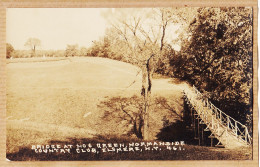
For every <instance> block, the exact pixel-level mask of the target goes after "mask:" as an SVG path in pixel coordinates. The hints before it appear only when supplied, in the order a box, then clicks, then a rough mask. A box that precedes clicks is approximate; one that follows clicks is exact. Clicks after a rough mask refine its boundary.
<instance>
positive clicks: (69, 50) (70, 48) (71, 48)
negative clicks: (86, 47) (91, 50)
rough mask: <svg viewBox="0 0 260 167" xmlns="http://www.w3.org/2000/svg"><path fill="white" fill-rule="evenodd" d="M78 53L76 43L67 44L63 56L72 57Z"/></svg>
mask: <svg viewBox="0 0 260 167" xmlns="http://www.w3.org/2000/svg"><path fill="white" fill-rule="evenodd" d="M78 54H79V49H78V45H67V47H66V51H65V57H74V56H78Z"/></svg>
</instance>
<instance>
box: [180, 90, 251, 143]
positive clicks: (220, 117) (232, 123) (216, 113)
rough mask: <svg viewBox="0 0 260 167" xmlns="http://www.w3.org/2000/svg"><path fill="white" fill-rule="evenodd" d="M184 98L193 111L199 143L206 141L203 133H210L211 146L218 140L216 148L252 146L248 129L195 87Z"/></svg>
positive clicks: (193, 122) (186, 91) (193, 120)
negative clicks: (213, 141) (214, 139)
mask: <svg viewBox="0 0 260 167" xmlns="http://www.w3.org/2000/svg"><path fill="white" fill-rule="evenodd" d="M184 97H185V101H186V104H188V106H189V108H190V111H191V113H190V116H192V127H193V129H194V131H195V134H196V135H195V137H196V138H197V139H199V143H200V141H201V140H202V141H203V140H204V135H203V133H205V132H203V131H209V132H210V135H209V136H208V137H209V138H211V146H212V140H213V138H216V139H217V140H218V143H217V145H216V146H223V147H225V148H237V147H248V146H250V145H251V144H252V137H251V136H250V134H249V133H248V129H247V127H246V126H245V125H243V124H242V123H240V122H238V121H236V120H235V119H233V118H232V117H230V116H229V115H227V114H225V113H224V112H223V111H221V110H220V109H219V108H217V107H216V106H214V105H213V104H212V103H211V102H210V101H209V100H208V99H207V98H205V97H203V95H202V94H201V93H200V92H199V91H198V90H197V89H196V88H195V87H194V86H193V87H192V89H186V90H184Z"/></svg>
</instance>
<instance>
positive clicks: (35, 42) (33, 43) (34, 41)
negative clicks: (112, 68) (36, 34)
mask: <svg viewBox="0 0 260 167" xmlns="http://www.w3.org/2000/svg"><path fill="white" fill-rule="evenodd" d="M24 46H27V47H29V48H30V49H31V50H32V56H36V48H38V47H40V46H41V40H39V39H38V38H29V39H28V40H27V41H26V42H25V44H24Z"/></svg>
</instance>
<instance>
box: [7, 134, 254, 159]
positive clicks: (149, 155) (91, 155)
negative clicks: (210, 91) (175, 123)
mask: <svg viewBox="0 0 260 167" xmlns="http://www.w3.org/2000/svg"><path fill="white" fill-rule="evenodd" d="M175 139H177V138H175ZM166 140H168V138H167V139H166ZM141 142H142V141H141V140H138V139H129V138H127V137H120V138H119V137H116V136H95V137H94V138H82V139H68V140H67V141H55V140H53V141H50V142H49V143H48V144H49V145H55V147H57V145H60V146H61V148H64V146H65V145H73V146H72V149H71V151H70V153H68V152H66V153H62V152H48V153H44V152H41V153H36V152H35V150H33V149H31V148H29V147H24V148H21V149H20V150H19V151H18V152H16V153H11V154H7V158H8V159H9V160H11V161H59V160H62V161H78V160H87V161H96V160H229V159H232V160H234V159H250V158H249V157H248V156H245V155H243V156H241V155H240V154H238V155H236V154H234V151H233V153H232V152H231V151H228V152H227V151H225V150H222V151H221V150H217V151H216V150H215V149H212V148H209V147H203V146H194V145H184V146H183V147H182V149H181V150H179V147H176V148H177V149H176V150H173V149H172V150H169V149H166V148H164V149H162V150H160V149H158V150H152V149H151V150H143V151H136V150H135V151H122V152H121V151H120V152H116V151H114V152H113V151H112V152H109V151H107V150H106V152H103V151H102V149H98V147H97V145H98V144H99V143H100V144H101V145H102V144H106V145H107V146H108V144H109V143H112V144H114V143H117V144H118V145H119V144H124V145H125V146H129V143H131V144H133V143H139V144H140V143H141ZM156 142H157V143H159V141H156ZM89 143H91V145H92V148H96V149H97V150H98V151H99V153H97V152H91V151H90V152H88V151H86V148H88V147H89V146H88V145H89ZM145 143H146V144H147V142H145ZM152 143H154V141H152ZM165 143H166V142H165ZM83 144H85V145H86V148H85V149H84V145H83ZM77 145H79V146H81V147H79V148H80V150H81V149H83V150H85V151H86V152H80V153H78V152H77V150H76V148H77ZM153 146H154V145H153ZM159 148H160V147H159ZM90 150H91V149H90Z"/></svg>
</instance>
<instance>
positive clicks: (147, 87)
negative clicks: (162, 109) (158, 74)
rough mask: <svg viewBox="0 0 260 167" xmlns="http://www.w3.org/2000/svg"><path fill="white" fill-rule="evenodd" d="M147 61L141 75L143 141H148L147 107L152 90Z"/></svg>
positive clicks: (150, 73)
mask: <svg viewBox="0 0 260 167" xmlns="http://www.w3.org/2000/svg"><path fill="white" fill-rule="evenodd" d="M151 58H152V56H151V57H150V58H149V59H148V60H147V62H146V65H145V66H144V67H143V69H142V71H143V75H142V93H141V94H142V96H143V98H144V99H143V120H144V125H143V139H144V140H149V139H150V136H149V106H150V98H151V89H152V73H153V69H152V68H151V62H150V59H151Z"/></svg>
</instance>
